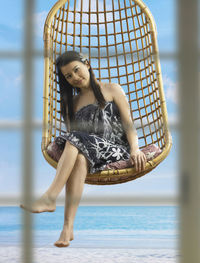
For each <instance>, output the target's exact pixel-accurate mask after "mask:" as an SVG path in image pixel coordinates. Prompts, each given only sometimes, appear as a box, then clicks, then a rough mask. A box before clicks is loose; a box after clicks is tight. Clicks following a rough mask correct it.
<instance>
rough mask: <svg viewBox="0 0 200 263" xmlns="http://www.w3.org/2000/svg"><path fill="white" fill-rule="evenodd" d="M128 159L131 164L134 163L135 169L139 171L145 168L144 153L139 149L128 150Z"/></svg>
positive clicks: (145, 159)
mask: <svg viewBox="0 0 200 263" xmlns="http://www.w3.org/2000/svg"><path fill="white" fill-rule="evenodd" d="M130 160H131V162H132V164H133V165H135V168H136V171H137V172H141V171H142V170H144V169H145V165H146V162H147V158H146V156H145V154H144V153H143V152H142V151H140V150H131V151H130Z"/></svg>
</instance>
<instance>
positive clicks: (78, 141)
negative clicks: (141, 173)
mask: <svg viewBox="0 0 200 263" xmlns="http://www.w3.org/2000/svg"><path fill="white" fill-rule="evenodd" d="M66 140H68V141H69V142H70V143H71V144H73V145H74V146H76V147H77V148H78V149H79V152H81V153H82V154H83V155H84V156H85V157H86V158H87V159H88V161H89V173H96V172H98V171H101V170H104V168H105V167H106V165H107V164H109V163H112V162H116V161H119V160H127V159H129V158H130V154H129V153H130V147H129V143H128V140H127V137H126V134H125V131H124V129H123V126H122V123H121V118H120V113H119V109H118V107H117V105H116V104H115V102H114V101H107V102H106V105H105V107H104V109H101V108H100V107H99V105H98V103H97V102H96V103H95V104H88V105H86V106H84V107H82V108H81V109H80V110H78V111H77V112H76V113H75V128H74V129H73V130H72V131H70V132H66V134H64V135H60V136H58V137H56V139H55V142H56V144H57V145H58V146H59V147H61V148H62V149H64V146H65V143H66Z"/></svg>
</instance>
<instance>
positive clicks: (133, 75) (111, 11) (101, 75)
mask: <svg viewBox="0 0 200 263" xmlns="http://www.w3.org/2000/svg"><path fill="white" fill-rule="evenodd" d="M66 50H76V51H78V52H81V53H83V54H87V56H88V60H89V62H90V64H91V66H92V68H93V70H94V73H95V75H96V77H97V80H99V81H102V82H104V81H105V82H115V83H119V84H120V85H121V86H122V87H123V89H124V91H125V93H126V95H127V98H128V101H129V104H130V110H131V113H132V118H133V121H134V125H135V127H136V129H137V134H138V139H139V146H140V149H143V148H144V147H146V146H148V145H150V144H156V145H157V146H158V147H159V148H160V149H161V150H162V153H161V154H160V155H159V156H157V157H156V158H154V159H153V160H151V161H148V162H147V164H146V168H145V170H144V171H142V172H140V173H137V172H136V170H135V168H134V167H132V168H127V169H121V170H105V171H101V172H99V173H95V174H88V175H87V177H86V181H85V183H87V184H96V185H100V184H102V185H104V184H118V183H123V182H127V181H130V180H134V179H136V178H138V177H141V176H143V175H145V174H146V173H148V172H150V171H151V170H152V169H154V168H155V167H156V166H157V165H158V164H159V163H160V162H161V161H163V160H164V159H165V158H166V156H167V155H168V153H169V151H170V148H171V145H172V139H171V135H170V132H169V129H168V123H167V122H168V121H167V110H166V102H165V97H164V90H163V83H162V76H161V68H160V62H159V57H158V45H157V32H156V26H155V22H154V19H153V17H152V14H151V13H150V11H149V9H148V8H147V7H146V5H145V4H144V3H143V2H142V1H140V0H134V1H131V0H111V1H106V0H101V1H99V0H94V1H93V0H79V1H76V0H60V1H58V2H57V3H56V4H55V5H54V6H53V8H52V9H51V10H50V12H49V14H48V16H47V18H46V21H45V25H44V57H45V58H44V59H45V66H44V69H45V71H44V97H43V102H44V103H43V133H42V145H41V147H42V152H43V155H44V157H45V159H46V160H47V162H48V163H49V164H50V165H52V166H53V167H55V168H56V167H57V162H55V161H54V160H53V159H52V158H51V157H50V156H49V155H48V153H47V147H48V145H49V144H50V143H51V142H52V141H53V139H54V138H55V137H57V136H58V135H61V134H63V133H65V124H64V122H63V120H62V118H61V113H60V94H59V87H58V80H57V76H56V68H55V60H56V58H57V57H58V56H59V55H60V54H61V53H63V52H64V51H66Z"/></svg>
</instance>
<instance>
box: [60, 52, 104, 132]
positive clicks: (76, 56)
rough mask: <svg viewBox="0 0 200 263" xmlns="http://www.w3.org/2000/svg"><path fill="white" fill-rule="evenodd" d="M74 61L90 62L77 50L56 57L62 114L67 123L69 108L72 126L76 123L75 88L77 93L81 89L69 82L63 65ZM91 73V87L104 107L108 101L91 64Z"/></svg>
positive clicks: (100, 104)
mask: <svg viewBox="0 0 200 263" xmlns="http://www.w3.org/2000/svg"><path fill="white" fill-rule="evenodd" d="M73 61H80V62H82V63H83V64H86V63H89V62H88V61H87V59H86V58H84V56H83V55H82V54H80V53H78V52H76V51H66V52H64V53H63V54H61V55H60V56H59V57H58V58H57V59H56V71H57V75H58V84H59V91H60V103H61V116H62V117H63V119H64V121H65V123H67V122H66V118H67V112H66V109H67V110H68V117H69V120H70V126H71V127H73V123H74V110H73V93H74V92H73V90H75V92H76V93H79V92H80V89H79V88H75V87H73V86H72V85H70V84H69V82H68V81H67V80H66V78H65V76H64V75H63V74H62V72H61V67H63V66H65V65H67V64H69V63H70V62H73ZM89 73H90V85H91V88H92V90H93V92H94V95H95V97H96V100H97V101H98V104H99V106H100V107H101V108H103V107H104V106H105V103H106V101H105V98H104V96H103V94H102V92H101V89H100V86H99V84H98V82H97V79H96V77H95V75H94V72H93V70H92V67H91V66H90V68H89ZM66 107H67V108H66Z"/></svg>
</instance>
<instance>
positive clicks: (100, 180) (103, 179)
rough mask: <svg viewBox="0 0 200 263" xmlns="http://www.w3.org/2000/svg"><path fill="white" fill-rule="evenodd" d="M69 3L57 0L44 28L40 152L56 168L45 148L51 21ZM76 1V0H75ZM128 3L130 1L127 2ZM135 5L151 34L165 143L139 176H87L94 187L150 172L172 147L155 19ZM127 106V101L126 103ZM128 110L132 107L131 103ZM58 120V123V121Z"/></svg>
mask: <svg viewBox="0 0 200 263" xmlns="http://www.w3.org/2000/svg"><path fill="white" fill-rule="evenodd" d="M68 1H69V0H60V1H58V2H57V3H56V4H55V5H54V6H53V7H52V9H51V10H50V12H49V14H48V16H47V18H46V21H45V25H44V35H43V39H44V91H43V129H42V143H41V149H42V153H43V155H44V158H45V159H46V160H47V162H48V163H49V164H50V165H52V166H53V167H54V168H56V167H57V162H55V161H54V160H53V159H52V158H51V157H50V156H49V155H48V153H47V147H48V145H49V144H50V143H51V141H52V134H51V132H50V129H51V128H52V120H51V116H50V115H51V114H50V111H49V105H50V99H49V86H50V78H49V70H51V69H52V59H51V58H52V53H51V52H53V51H52V49H51V47H52V39H51V37H50V35H51V24H52V21H53V18H54V16H55V15H56V13H57V12H58V10H59V9H60V8H61V7H62V6H63V5H64V4H65V3H66V2H68ZM74 1H76V0H74ZM130 1H131V0H130ZM131 2H134V3H135V4H136V5H138V6H139V7H140V8H141V10H142V12H143V13H144V15H145V16H146V18H147V19H148V23H149V26H150V31H151V40H152V46H153V48H154V52H153V53H154V61H155V70H156V77H157V83H158V91H159V98H160V107H161V112H162V120H163V127H162V130H163V131H164V132H163V134H164V141H165V144H164V146H163V149H162V153H161V154H160V155H159V156H157V157H156V158H154V159H153V160H151V161H148V162H147V163H146V167H145V170H144V171H142V172H140V173H138V172H136V170H135V167H133V168H126V169H120V170H105V171H101V172H99V173H95V174H88V175H87V177H86V180H85V183H87V184H96V185H104V184H106V185H108V184H118V183H124V182H127V181H130V180H134V179H136V178H139V177H141V176H143V175H145V174H147V173H148V172H150V171H152V170H153V169H154V168H155V167H157V165H158V164H160V163H161V162H162V161H163V160H164V159H165V158H166V157H167V155H168V154H169V152H170V149H171V146H172V138H171V135H170V132H169V128H168V117H167V108H166V101H165V96H164V90H163V82H162V74H161V66H160V61H159V51H158V44H157V30H156V25H155V21H154V18H153V16H152V14H151V12H150V10H149V9H148V8H147V6H146V5H145V4H144V3H143V2H142V1H141V0H134V1H131ZM129 103H130V102H129ZM130 107H131V104H130ZM60 121H61V120H60Z"/></svg>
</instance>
